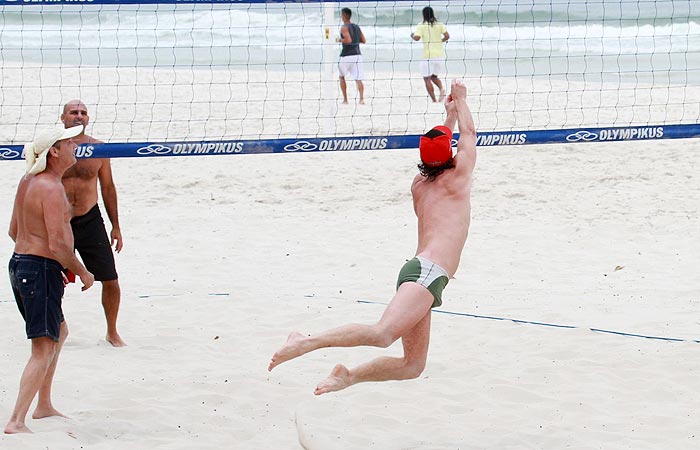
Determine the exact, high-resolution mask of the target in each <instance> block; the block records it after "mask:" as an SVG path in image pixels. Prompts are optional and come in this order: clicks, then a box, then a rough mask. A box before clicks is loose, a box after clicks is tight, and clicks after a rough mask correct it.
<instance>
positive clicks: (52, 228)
mask: <svg viewBox="0 0 700 450" xmlns="http://www.w3.org/2000/svg"><path fill="white" fill-rule="evenodd" d="M82 130H83V127H82V125H81V126H77V127H72V128H68V129H63V128H55V127H54V128H49V129H46V130H42V131H40V132H39V133H37V135H36V136H35V138H34V142H31V143H29V144H27V145H25V146H24V154H25V158H26V160H27V174H26V175H25V176H24V177H23V178H22V180H21V181H20V183H19V187H18V188H17V195H16V197H15V204H14V208H13V210H12V219H11V221H10V231H9V234H10V237H11V238H12V240H13V241H14V242H15V249H14V254H13V255H12V258H11V259H10V265H9V272H10V284H11V285H12V292H13V293H14V295H15V300H16V301H17V307H18V308H19V312H20V313H21V314H22V317H23V318H24V321H25V323H26V327H25V328H26V333H27V338H28V339H31V340H32V353H31V357H30V358H29V362H28V363H27V366H26V367H25V369H24V372H23V373H22V378H21V379H20V384H19V394H18V395H17V403H16V404H15V408H14V410H13V411H12V416H11V417H10V420H9V421H8V422H7V425H6V426H5V433H7V434H12V433H30V432H31V431H30V430H29V428H27V426H26V425H25V423H24V421H25V418H26V416H27V412H28V411H29V407H30V406H31V403H32V400H34V396H35V395H36V394H37V392H38V393H39V401H38V402H37V405H36V409H35V410H34V413H33V414H32V417H33V418H34V419H41V418H44V417H49V416H62V414H61V413H60V412H58V411H57V410H56V409H55V408H54V407H53V404H52V403H51V384H52V383H53V376H54V373H55V371H56V364H57V362H58V355H59V353H61V348H62V347H63V343H64V342H65V340H66V337H67V336H68V327H67V326H66V322H65V320H64V319H63V311H62V310H61V299H62V297H63V290H64V287H65V285H66V283H67V282H68V279H67V278H66V276H65V275H64V274H63V271H62V269H63V268H64V267H66V268H68V269H69V270H71V271H72V272H73V273H75V274H77V275H78V276H79V277H80V280H81V281H82V283H83V290H85V289H88V288H89V287H90V286H92V284H93V282H94V281H95V279H94V277H93V276H92V274H91V273H90V272H88V270H87V269H86V268H85V266H83V264H82V263H81V262H80V260H79V259H78V258H76V257H75V254H74V253H73V234H72V233H71V229H70V224H69V221H70V217H71V212H70V205H69V204H68V201H67V200H66V192H65V191H64V190H63V185H62V184H61V177H62V176H63V173H64V172H65V171H66V170H67V169H68V168H69V167H71V166H72V165H73V164H75V149H76V147H77V145H76V144H75V142H73V138H74V137H75V136H77V135H78V134H79V133H81V132H82Z"/></svg>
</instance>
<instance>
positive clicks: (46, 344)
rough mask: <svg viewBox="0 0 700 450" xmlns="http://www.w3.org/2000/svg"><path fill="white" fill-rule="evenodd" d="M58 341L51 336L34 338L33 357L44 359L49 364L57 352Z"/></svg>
mask: <svg viewBox="0 0 700 450" xmlns="http://www.w3.org/2000/svg"><path fill="white" fill-rule="evenodd" d="M57 345H58V343H57V342H54V340H53V339H51V338H50V337H45V336H43V337H39V338H34V339H32V358H36V359H37V360H41V361H44V362H46V363H47V364H48V362H50V361H51V359H52V358H53V357H54V355H55V353H56V347H57Z"/></svg>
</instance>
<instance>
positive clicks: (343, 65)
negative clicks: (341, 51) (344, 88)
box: [338, 55, 364, 81]
mask: <svg viewBox="0 0 700 450" xmlns="http://www.w3.org/2000/svg"><path fill="white" fill-rule="evenodd" d="M338 71H339V72H340V76H341V77H347V76H349V77H350V78H352V79H353V80H357V81H361V80H362V78H363V77H364V73H363V70H362V55H350V56H341V57H340V61H339V62H338Z"/></svg>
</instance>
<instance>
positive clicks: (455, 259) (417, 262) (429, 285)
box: [268, 81, 476, 395]
mask: <svg viewBox="0 0 700 450" xmlns="http://www.w3.org/2000/svg"><path fill="white" fill-rule="evenodd" d="M445 110H446V111H447V118H446V119H445V125H444V126H436V127H435V128H433V129H432V130H430V131H429V132H427V133H426V134H425V135H423V136H422V137H421V138H420V156H421V164H419V165H418V168H419V170H420V173H419V174H418V175H416V177H415V178H414V180H413V185H412V186H411V193H412V194H413V209H414V211H415V213H416V216H417V217H418V249H417V250H416V256H415V258H413V259H412V260H410V261H408V262H407V263H406V264H405V265H404V266H403V268H402V269H401V271H400V272H399V279H398V282H397V290H396V294H395V295H394V298H393V299H392V301H391V302H390V303H389V306H387V308H386V310H385V311H384V314H383V315H382V317H381V319H379V321H378V322H377V323H375V324H373V325H361V324H348V325H343V326H340V327H338V328H334V329H331V330H327V331H324V332H322V333H320V334H318V335H315V336H313V335H304V334H301V333H297V332H294V333H291V334H290V335H289V337H288V338H287V342H286V343H285V344H284V345H283V346H282V347H281V348H280V349H279V350H277V352H276V353H275V354H274V355H273V356H272V360H271V361H270V364H269V366H268V370H272V369H274V368H275V367H277V366H278V365H279V364H281V363H283V362H285V361H289V360H291V359H294V358H297V357H299V356H301V355H304V354H306V353H309V352H311V351H314V350H317V349H319V348H325V347H355V346H361V345H369V346H374V347H382V348H386V347H388V346H390V345H391V344H392V343H393V342H395V341H396V340H397V339H399V338H401V341H402V344H403V350H404V355H403V357H401V358H391V357H380V358H377V359H374V360H372V361H369V362H367V363H364V364H361V365H359V366H357V367H354V368H352V369H348V368H347V367H345V366H344V365H342V364H338V365H336V366H335V368H333V370H332V372H331V374H330V375H329V376H328V377H327V378H326V379H324V380H323V381H321V382H320V383H319V384H318V386H317V387H316V390H315V391H314V393H315V394H316V395H320V394H325V393H327V392H333V391H339V390H341V389H345V388H347V387H349V386H352V385H353V384H356V383H361V382H364V381H386V380H405V379H411V378H417V377H418V376H419V375H420V374H421V373H422V372H423V369H424V368H425V362H426V356H427V353H428V343H429V340H430V312H431V308H434V307H437V306H440V305H441V304H442V291H443V289H444V288H445V286H446V285H447V283H448V281H449V280H450V278H452V276H453V275H454V273H455V272H456V271H457V267H458V266H459V260H460V256H461V254H462V249H463V248H464V244H465V243H466V240H467V233H468V231H469V223H470V215H471V205H470V194H471V183H472V172H473V169H474V164H475V163H476V131H475V130H474V122H473V121H472V116H471V112H470V111H469V106H467V88H466V87H465V85H464V84H462V83H461V82H459V81H453V82H452V86H451V93H450V95H449V96H448V98H447V100H446V102H445ZM455 122H456V123H457V124H458V125H459V133H460V136H459V142H458V143H457V154H456V155H454V157H453V155H452V148H451V142H452V129H453V128H454V125H455Z"/></svg>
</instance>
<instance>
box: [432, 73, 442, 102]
mask: <svg viewBox="0 0 700 450" xmlns="http://www.w3.org/2000/svg"><path fill="white" fill-rule="evenodd" d="M431 80H432V81H433V83H435V86H437V87H438V89H439V90H440V97H438V101H439V102H444V101H445V88H444V87H442V82H441V81H440V78H438V77H437V75H433V76H432V77H431Z"/></svg>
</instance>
